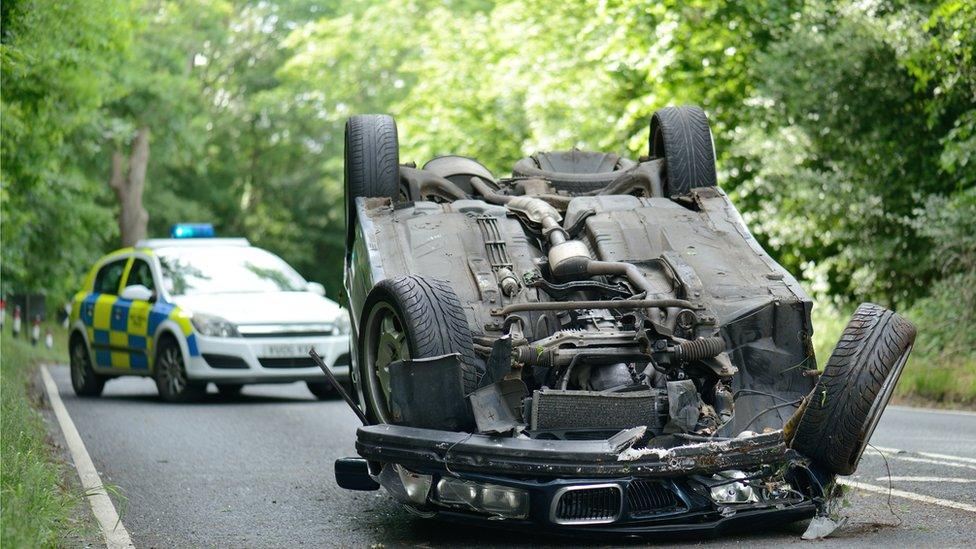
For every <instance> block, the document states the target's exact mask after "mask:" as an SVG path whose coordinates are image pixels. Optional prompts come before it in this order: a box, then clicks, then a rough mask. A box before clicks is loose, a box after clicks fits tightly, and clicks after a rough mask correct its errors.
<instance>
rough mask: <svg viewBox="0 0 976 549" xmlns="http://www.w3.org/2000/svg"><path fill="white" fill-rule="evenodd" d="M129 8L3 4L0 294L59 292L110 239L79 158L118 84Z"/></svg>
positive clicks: (121, 4) (116, 0) (108, 219)
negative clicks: (0, 291)
mask: <svg viewBox="0 0 976 549" xmlns="http://www.w3.org/2000/svg"><path fill="white" fill-rule="evenodd" d="M129 14H130V10H129V4H128V2H126V1H124V0H104V1H101V2H99V3H98V5H92V3H91V2H88V1H84V0H57V1H51V2H32V1H19V2H4V3H3V4H2V15H0V18H2V23H3V28H2V31H0V32H2V45H0V60H2V69H0V70H2V80H3V97H2V108H3V124H2V139H0V149H2V153H0V154H2V159H0V216H2V219H3V231H2V233H3V236H2V249H3V252H2V253H3V255H2V267H0V271H2V278H3V284H4V291H5V292H17V293H19V292H44V293H48V294H49V295H51V296H54V297H64V296H65V295H67V293H68V292H70V291H72V290H73V289H75V288H74V287H75V283H76V281H77V280H78V277H80V276H81V275H82V274H83V272H84V271H85V270H87V268H88V266H89V265H90V263H91V261H92V260H93V259H94V258H95V257H97V256H98V255H99V254H100V253H102V250H103V249H104V248H105V246H106V245H108V244H109V242H110V241H111V240H112V238H113V237H114V231H113V230H112V214H111V208H110V205H109V203H108V198H109V197H108V196H106V195H105V193H103V192H101V191H102V187H101V186H100V185H98V183H97V182H96V181H95V180H93V179H92V178H91V177H90V176H89V174H88V173H87V171H86V165H85V160H84V159H86V158H90V157H91V156H92V155H93V154H96V153H95V151H94V150H93V148H92V145H91V144H92V137H93V136H96V135H98V134H99V133H100V132H101V128H102V125H101V118H100V116H99V114H100V109H101V108H102V106H103V105H104V104H105V103H106V102H108V101H111V100H112V99H114V98H115V97H116V96H117V95H118V94H119V92H120V90H119V87H118V85H117V84H116V79H115V78H113V75H114V74H115V71H116V69H117V62H118V60H119V59H122V58H124V57H125V55H126V53H127V51H128V50H129V48H130V47H131V41H132V32H131V25H130V20H129ZM101 185H104V183H102V184H101Z"/></svg>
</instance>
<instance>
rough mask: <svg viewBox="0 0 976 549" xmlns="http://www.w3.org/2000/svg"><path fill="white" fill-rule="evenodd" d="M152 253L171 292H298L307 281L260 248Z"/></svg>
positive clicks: (233, 247) (212, 248)
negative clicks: (156, 258) (157, 257)
mask: <svg viewBox="0 0 976 549" xmlns="http://www.w3.org/2000/svg"><path fill="white" fill-rule="evenodd" d="M156 253H157V255H158V256H159V262H160V264H161V266H162V268H163V269H162V271H163V284H164V285H165V286H166V290H167V291H168V292H169V293H170V294H171V295H196V294H215V293H241V292H243V293H255V292H298V291H304V290H305V289H306V287H307V284H308V283H307V282H306V281H305V279H303V278H302V277H301V275H299V274H298V273H297V272H295V269H292V268H291V267H290V266H289V265H288V264H287V263H285V262H284V261H283V260H282V259H281V258H279V257H278V256H276V255H274V254H272V253H269V252H266V251H264V250H262V249H260V248H250V247H240V246H232V247H226V248H223V247H216V246H215V247H210V246H206V247H199V248H162V249H159V250H156Z"/></svg>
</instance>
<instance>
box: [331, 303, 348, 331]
mask: <svg viewBox="0 0 976 549" xmlns="http://www.w3.org/2000/svg"><path fill="white" fill-rule="evenodd" d="M351 331H352V323H351V322H350V321H349V311H347V310H345V309H342V310H341V311H339V316H337V317H336V320H335V326H334V327H333V328H332V335H349V332H351Z"/></svg>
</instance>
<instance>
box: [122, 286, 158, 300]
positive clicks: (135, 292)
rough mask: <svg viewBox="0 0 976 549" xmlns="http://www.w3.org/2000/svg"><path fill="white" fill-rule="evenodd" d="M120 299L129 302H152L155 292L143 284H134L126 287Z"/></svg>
mask: <svg viewBox="0 0 976 549" xmlns="http://www.w3.org/2000/svg"><path fill="white" fill-rule="evenodd" d="M119 297H121V298H122V299H128V300H129V301H150V300H152V298H153V291H152V290H150V289H149V288H147V287H145V286H143V285H142V284H133V285H132V286H126V287H125V289H123V290H122V293H121V294H119Z"/></svg>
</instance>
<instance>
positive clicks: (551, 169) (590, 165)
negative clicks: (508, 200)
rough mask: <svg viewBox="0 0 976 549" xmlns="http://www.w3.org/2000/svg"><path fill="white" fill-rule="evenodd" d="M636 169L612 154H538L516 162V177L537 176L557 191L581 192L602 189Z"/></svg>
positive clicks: (587, 152) (625, 159)
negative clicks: (626, 172)
mask: <svg viewBox="0 0 976 549" xmlns="http://www.w3.org/2000/svg"><path fill="white" fill-rule="evenodd" d="M634 166H635V164H634V162H633V161H632V160H629V159H627V158H622V157H620V156H617V155H615V154H608V153H600V152H590V151H580V150H576V149H574V150H571V151H557V152H544V153H543V152H540V153H536V154H534V155H532V156H529V157H527V158H523V159H521V160H519V161H518V162H516V163H515V167H514V168H512V175H514V176H515V177H538V178H541V179H545V180H546V181H549V183H551V184H552V186H553V187H555V188H556V190H559V191H567V192H571V193H583V192H589V191H595V190H597V189H602V188H604V187H606V186H607V185H609V184H610V183H612V182H613V181H614V180H615V179H617V178H618V177H620V174H621V173H623V172H624V171H626V170H629V169H630V168H633V167H634Z"/></svg>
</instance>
